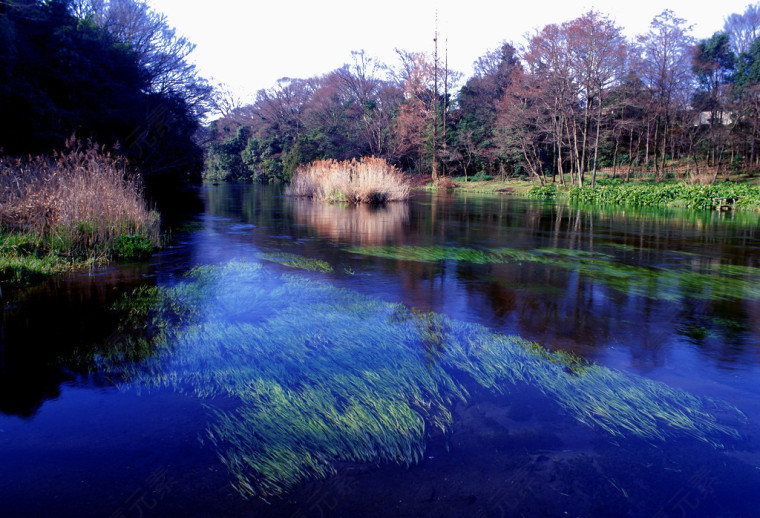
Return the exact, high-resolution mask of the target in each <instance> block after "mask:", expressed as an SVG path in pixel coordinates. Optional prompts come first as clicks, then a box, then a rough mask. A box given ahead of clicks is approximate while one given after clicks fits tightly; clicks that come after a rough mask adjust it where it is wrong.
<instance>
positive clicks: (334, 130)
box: [203, 4, 760, 185]
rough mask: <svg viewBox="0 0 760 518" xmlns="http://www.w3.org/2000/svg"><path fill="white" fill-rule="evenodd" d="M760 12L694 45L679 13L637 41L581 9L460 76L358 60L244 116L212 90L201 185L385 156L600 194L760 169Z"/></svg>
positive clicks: (423, 56) (408, 56)
mask: <svg viewBox="0 0 760 518" xmlns="http://www.w3.org/2000/svg"><path fill="white" fill-rule="evenodd" d="M759 36H760V4H756V5H750V6H748V7H747V9H746V11H745V12H744V13H736V14H732V15H730V16H728V17H727V18H726V20H725V26H724V30H723V31H721V32H718V33H716V34H714V35H713V36H712V37H710V38H707V39H705V40H703V41H696V40H695V39H694V38H693V37H692V36H691V27H690V26H689V25H688V24H687V22H686V21H685V20H683V19H681V18H678V17H677V16H676V15H675V14H674V13H673V12H672V11H669V10H665V11H663V12H662V13H661V14H660V15H658V16H657V17H655V18H654V20H653V21H652V23H651V25H650V27H649V29H648V31H647V32H646V33H644V34H642V35H639V36H638V37H637V38H634V39H629V38H626V37H625V36H624V35H623V32H622V28H621V27H620V26H618V25H617V24H616V23H615V22H614V20H612V19H611V18H610V17H609V16H607V15H604V14H601V13H599V12H596V11H590V12H588V13H585V14H583V15H582V16H580V17H578V18H577V19H574V20H571V21H568V22H565V23H563V24H552V25H547V26H545V27H543V28H542V29H540V30H536V31H534V33H533V34H532V35H530V36H529V37H527V38H526V41H525V42H524V44H523V45H521V46H520V48H516V47H515V46H513V45H512V44H510V43H504V44H502V45H501V46H500V47H499V48H497V49H494V50H492V51H489V52H487V53H486V54H485V55H483V56H482V57H480V58H479V59H478V60H477V61H476V63H475V64H474V74H473V76H472V77H470V78H468V79H467V80H466V81H463V80H462V76H461V74H458V73H456V72H454V71H452V70H450V69H449V67H448V64H447V60H446V57H445V56H446V53H445V49H443V52H442V51H441V50H442V49H439V38H438V35H437V34H436V35H435V40H434V41H435V44H434V48H433V50H432V52H429V53H426V52H409V51H404V50H397V51H396V54H397V60H396V63H395V64H393V65H386V64H384V63H381V62H379V61H378V60H377V59H374V58H372V57H370V56H368V55H367V54H366V53H365V52H363V51H358V52H353V53H352V60H351V62H350V63H348V64H346V65H344V66H343V67H341V68H339V69H337V70H334V71H332V72H329V73H327V74H325V75H323V76H320V77H313V78H309V79H293V78H284V79H281V80H280V81H278V82H277V84H276V85H275V86H274V87H272V88H269V89H265V90H261V91H259V92H258V94H257V96H256V99H255V101H254V102H253V103H252V104H248V105H243V104H242V103H240V102H239V100H237V99H235V98H234V96H232V95H231V94H229V92H224V91H218V92H217V98H216V106H217V108H218V109H219V111H220V112H221V115H222V116H221V117H220V118H219V119H218V120H216V121H214V122H213V123H212V124H211V125H210V126H208V127H207V128H205V129H204V136H203V138H204V140H205V142H206V169H205V173H204V174H205V175H206V177H207V178H209V179H227V180H252V181H275V180H288V179H289V178H290V176H291V175H292V173H293V171H294V170H295V168H296V167H297V166H298V165H299V164H303V163H306V162H310V161H312V160H315V159H322V158H332V159H338V160H345V159H350V158H356V157H360V156H366V155H374V156H378V157H382V158H385V159H386V160H387V161H389V162H390V163H392V164H394V165H397V166H399V167H401V168H403V169H405V170H408V171H412V172H416V173H420V174H429V175H432V176H433V177H435V176H437V175H438V174H449V175H465V176H469V175H479V176H480V177H485V176H502V177H506V176H533V177H537V178H538V179H539V180H540V181H541V182H542V183H543V182H546V181H556V182H560V183H572V184H577V185H583V184H585V183H591V184H593V183H594V182H595V181H596V174H597V171H599V170H600V169H602V168H606V169H607V170H610V169H611V170H612V171H613V173H614V174H619V175H621V176H623V177H625V178H629V177H630V175H631V174H636V173H639V172H642V171H646V172H648V173H651V174H653V175H654V176H655V177H657V178H661V177H663V176H665V175H666V174H668V172H670V171H672V170H674V169H678V170H679V171H688V173H689V174H691V175H693V176H694V177H700V176H707V177H708V179H709V178H712V179H714V178H715V177H717V175H718V174H719V173H720V172H726V171H735V170H747V169H758V168H760V38H758V37H759Z"/></svg>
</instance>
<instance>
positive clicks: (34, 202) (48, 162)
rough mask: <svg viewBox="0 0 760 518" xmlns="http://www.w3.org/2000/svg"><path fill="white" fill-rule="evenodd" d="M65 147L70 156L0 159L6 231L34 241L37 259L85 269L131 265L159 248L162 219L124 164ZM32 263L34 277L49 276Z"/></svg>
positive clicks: (0, 213)
mask: <svg viewBox="0 0 760 518" xmlns="http://www.w3.org/2000/svg"><path fill="white" fill-rule="evenodd" d="M68 145H69V146H70V147H69V149H68V150H67V152H65V153H63V154H59V155H57V156H55V157H52V158H47V157H35V158H29V159H27V160H11V159H9V158H7V157H3V156H0V225H1V226H2V228H3V230H4V231H5V232H12V233H21V234H25V235H26V236H33V237H34V239H35V241H34V245H35V246H34V255H35V256H37V257H38V258H39V257H41V256H44V255H51V256H57V255H64V256H68V257H71V258H74V259H77V260H78V261H77V262H79V263H80V264H81V263H85V264H87V262H88V261H90V262H91V261H93V260H96V259H102V258H113V257H114V256H120V257H122V258H134V257H135V255H137V256H139V255H146V252H145V251H146V250H148V249H150V250H152V249H153V248H155V247H157V246H158V245H159V216H158V214H157V213H156V212H155V211H151V210H149V209H148V207H147V206H146V204H145V201H144V200H143V197H142V186H141V184H140V181H139V178H138V177H137V176H135V175H130V174H129V172H128V170H127V165H126V163H125V162H124V161H123V160H119V159H116V158H114V157H111V156H110V155H109V154H107V153H105V152H104V151H103V150H102V149H99V148H97V147H94V146H90V147H88V148H82V147H81V146H80V144H79V143H78V142H74V141H71V142H69V143H68ZM128 254H131V255H129V257H127V255H128ZM21 255H24V254H21ZM21 255H18V254H17V255H16V257H17V258H18V257H20V256H21ZM29 255H30V254H26V256H27V258H28V259H29V260H31V257H28V256H29ZM31 263H34V261H30V267H29V269H30V270H31V271H35V270H36V271H38V272H39V273H44V272H45V271H46V269H45V268H42V267H40V268H37V267H36V266H35V265H34V264H31ZM48 263H50V264H53V263H56V265H57V266H56V268H54V269H57V267H59V266H61V264H60V261H59V262H56V261H55V260H54V259H52V258H51V259H50V260H49V261H48ZM73 264H74V261H69V266H72V265H73ZM15 268H16V270H17V271H20V268H21V267H20V266H19V267H15ZM5 277H6V278H7V277H9V275H5ZM13 277H18V278H23V277H24V275H23V274H21V273H17V274H14V276H13Z"/></svg>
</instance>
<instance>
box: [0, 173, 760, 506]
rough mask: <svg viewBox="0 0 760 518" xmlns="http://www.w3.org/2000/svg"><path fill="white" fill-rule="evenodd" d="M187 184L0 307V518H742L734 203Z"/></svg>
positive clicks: (745, 455) (747, 288) (754, 451)
mask: <svg viewBox="0 0 760 518" xmlns="http://www.w3.org/2000/svg"><path fill="white" fill-rule="evenodd" d="M201 196H202V198H203V199H204V201H205V206H206V210H205V211H204V212H203V213H200V214H198V215H197V216H196V218H195V219H194V220H193V221H191V222H189V223H190V224H189V225H187V226H185V227H184V228H182V229H179V230H178V231H176V232H175V240H174V242H173V244H172V245H171V246H170V247H168V248H167V249H165V250H163V251H161V252H160V253H158V254H156V256H155V257H154V258H153V261H152V262H151V264H149V265H144V266H133V265H122V266H116V267H111V268H108V269H104V270H102V271H97V272H91V273H90V274H80V275H75V276H69V277H65V278H60V279H55V280H53V281H51V282H49V283H47V284H45V285H43V286H37V287H34V288H31V289H29V290H25V291H23V292H19V293H12V294H11V295H10V296H9V297H7V298H6V300H4V306H3V315H2V329H1V330H0V331H1V333H0V340H2V341H1V342H0V361H1V363H0V410H2V412H3V414H2V416H0V464H1V465H2V466H3V470H2V472H0V496H1V498H0V502H1V503H0V506H2V507H3V509H4V510H5V511H7V514H8V515H10V516H41V515H56V516H167V515H182V516H214V515H221V514H224V515H231V516H235V515H240V516H251V515H259V514H260V515H263V516H298V515H304V516H322V515H345V516H350V515H356V514H363V515H374V516H386V515H390V514H396V515H405V516H419V515H430V516H433V515H435V516H463V515H473V516H478V515H482V516H499V515H505V516H506V515H516V516H520V515H521V514H522V515H526V516H527V515H530V516H542V515H546V516H561V515H565V513H567V515H574V516H579V515H582V516H711V517H712V516H756V515H757V511H758V508H759V506H760V498H759V497H758V496H757V495H756V490H755V488H756V487H757V486H758V483H760V458H759V456H758V443H757V436H758V435H757V433H756V432H757V431H758V430H757V423H758V422H759V421H758V419H759V418H760V407H759V406H758V403H757V398H756V396H755V395H756V393H757V388H758V386H757V381H756V380H757V374H758V363H759V360H760V356H759V355H758V351H759V348H758V346H759V345H760V254H758V247H760V239H758V237H759V234H760V227H759V226H758V217H757V216H756V215H747V214H730V213H729V214H725V213H723V214H714V213H695V212H674V211H661V210H660V211H642V210H623V209H614V210H609V211H594V210H591V209H587V208H578V207H568V206H557V205H551V204H545V203H540V202H532V201H526V200H519V199H513V198H510V197H504V196H496V197H495V196H490V197H484V196H471V197H465V196H456V195H429V194H418V195H416V197H415V199H413V200H412V201H411V202H409V203H403V204H402V203H399V204H389V205H387V206H385V207H364V206H362V207H350V206H341V205H329V204H322V203H314V202H311V201H309V200H300V199H292V198H285V197H282V196H281V195H280V193H279V190H278V189H276V188H262V187H258V188H257V187H252V186H227V185H224V186H215V187H211V186H209V187H206V188H204V189H203V190H202V192H201ZM4 514H6V513H4Z"/></svg>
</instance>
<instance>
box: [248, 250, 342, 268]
mask: <svg viewBox="0 0 760 518" xmlns="http://www.w3.org/2000/svg"><path fill="white" fill-rule="evenodd" d="M259 257H261V258H262V259H264V260H265V261H271V262H273V263H278V264H281V265H283V266H290V267H291V268H299V269H301V270H310V271H313V272H322V273H326V272H331V271H333V267H332V266H330V263H328V262H327V261H323V260H321V259H312V258H310V257H304V256H302V255H298V254H288V253H285V252H273V253H268V254H261V255H260V256H259Z"/></svg>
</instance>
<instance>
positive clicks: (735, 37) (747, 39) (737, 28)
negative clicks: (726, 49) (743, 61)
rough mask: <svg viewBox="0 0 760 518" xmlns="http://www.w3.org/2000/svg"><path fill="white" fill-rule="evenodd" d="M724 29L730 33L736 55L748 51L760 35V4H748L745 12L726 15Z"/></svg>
mask: <svg viewBox="0 0 760 518" xmlns="http://www.w3.org/2000/svg"><path fill="white" fill-rule="evenodd" d="M723 31H724V32H725V33H727V34H728V35H729V39H730V41H731V48H732V50H733V51H734V53H735V54H736V55H739V54H742V53H744V52H748V51H749V49H750V47H751V46H752V43H753V42H754V41H755V40H756V39H757V38H758V37H760V4H754V5H748V6H747V9H746V10H745V11H744V13H743V14H737V13H734V14H731V15H729V16H728V17H726V20H725V23H724V24H723Z"/></svg>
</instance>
